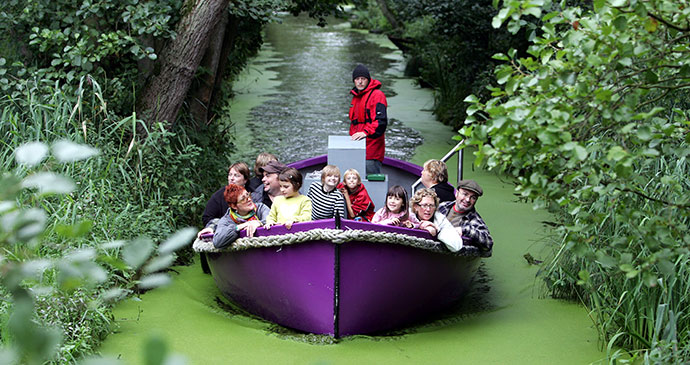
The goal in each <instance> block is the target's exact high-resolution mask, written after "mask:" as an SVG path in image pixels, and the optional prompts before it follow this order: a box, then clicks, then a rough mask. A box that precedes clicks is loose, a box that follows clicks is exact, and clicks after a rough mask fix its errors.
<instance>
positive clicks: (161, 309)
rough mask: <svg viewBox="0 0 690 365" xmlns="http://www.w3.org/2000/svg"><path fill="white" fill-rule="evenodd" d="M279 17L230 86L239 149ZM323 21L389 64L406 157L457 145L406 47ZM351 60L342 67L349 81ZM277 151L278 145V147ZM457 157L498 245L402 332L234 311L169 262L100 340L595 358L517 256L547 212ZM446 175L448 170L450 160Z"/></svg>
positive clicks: (488, 360) (194, 357) (568, 360)
mask: <svg viewBox="0 0 690 365" xmlns="http://www.w3.org/2000/svg"><path fill="white" fill-rule="evenodd" d="M298 21H302V22H304V20H298ZM286 23H289V24H287V25H286V24H283V25H275V26H272V29H269V34H268V35H267V40H268V42H267V43H266V45H265V46H264V48H263V49H262V52H261V53H260V55H259V56H258V57H257V58H256V59H255V60H254V61H253V62H252V63H251V64H250V65H249V67H248V71H247V72H246V73H244V74H243V75H242V77H241V79H240V80H239V81H238V84H237V86H236V90H238V91H239V93H238V95H237V97H236V98H235V100H234V101H233V106H232V111H231V114H232V119H233V122H234V123H235V128H236V132H237V136H238V138H237V141H238V150H241V151H243V152H242V153H238V154H237V155H238V156H240V155H242V154H246V156H252V155H255V148H256V145H255V142H256V140H255V139H254V138H255V137H256V133H255V131H254V130H253V128H255V126H254V123H257V122H259V121H260V119H261V118H262V117H261V113H258V114H257V110H260V109H261V108H262V105H265V103H268V102H271V100H273V99H276V98H278V99H280V98H281V96H280V95H276V90H280V87H281V85H283V82H280V81H278V77H280V76H281V75H282V73H283V72H285V71H284V70H282V71H281V70H280V68H276V65H277V64H280V63H281V62H284V61H285V58H286V57H290V55H288V54H286V53H285V51H284V50H281V48H280V47H281V46H280V45H279V44H275V43H272V39H273V38H271V33H270V32H274V33H275V32H277V33H280V32H281V31H282V29H285V28H281V27H296V25H295V23H290V21H286ZM298 25H299V24H297V26H298ZM305 28H308V27H305ZM327 28H328V29H327V30H326V31H328V32H350V33H354V34H357V38H356V39H357V40H358V41H362V40H363V41H366V42H368V43H369V44H371V45H374V46H375V47H377V49H379V50H381V51H385V52H382V53H381V54H378V55H375V56H376V57H380V58H381V59H382V60H379V61H377V65H382V66H381V67H383V66H386V68H385V74H386V75H387V76H385V77H386V78H387V79H388V80H387V81H388V89H389V90H391V91H394V92H390V93H389V94H390V95H389V98H388V102H389V116H390V117H391V119H395V120H397V122H396V123H399V124H398V125H397V128H400V129H401V130H403V131H405V130H414V133H415V135H419V136H421V137H423V143H421V144H419V142H421V139H420V140H419V141H416V140H415V141H416V142H415V143H414V144H413V146H412V147H410V146H401V147H400V148H399V150H400V151H402V152H400V153H402V154H405V153H408V154H411V155H412V156H408V159H410V160H411V161H412V162H415V163H418V164H421V163H423V162H424V161H425V160H427V159H429V158H438V157H440V156H442V155H444V154H445V153H446V152H447V151H448V149H450V148H451V147H452V146H454V145H455V143H456V141H453V140H452V136H453V135H454V133H453V131H452V130H451V129H450V128H448V127H446V126H443V125H441V124H439V123H438V122H435V121H434V118H433V115H431V113H430V112H429V111H428V109H429V108H430V107H431V105H432V102H433V101H432V100H433V99H432V95H431V92H430V91H429V90H423V89H420V88H418V87H416V86H415V85H414V83H413V82H412V81H411V80H409V79H405V78H404V77H402V67H403V61H402V56H401V54H400V53H399V52H398V51H395V49H394V48H393V47H392V45H391V44H390V43H389V42H388V41H387V40H386V39H385V38H383V37H380V36H376V35H368V34H362V33H361V32H355V31H351V30H348V28H347V24H343V23H341V24H335V25H331V26H329V27H327ZM308 34H309V33H308V32H307V33H306V34H305V35H304V36H305V37H308V36H309V35H308ZM295 51H297V50H295ZM380 70H381V69H380ZM350 71H351V70H349V69H347V70H345V71H343V72H345V73H346V75H345V77H344V78H345V79H346V81H347V79H348V78H349V72H350ZM375 77H376V76H375ZM342 85H343V86H342V87H343V88H347V87H348V86H349V84H347V83H343V84H342ZM278 93H280V91H279V92H278ZM393 94H394V95H393ZM273 102H274V101H273ZM347 102H348V100H346V101H345V106H343V108H346V107H347ZM343 110H344V111H343V113H342V115H340V116H335V117H333V118H330V119H332V120H333V121H336V124H337V121H338V120H343V119H344V120H346V119H345V118H346V115H345V113H346V110H347V109H343ZM342 125H343V127H342V132H343V134H344V133H347V129H346V126H347V124H346V123H345V122H343V123H342ZM309 139H314V140H315V141H314V142H313V143H314V145H313V147H311V148H312V149H313V150H319V149H320V148H324V151H323V152H325V147H324V146H325V144H324V145H321V142H320V141H317V140H316V139H318V138H313V137H310V138H309ZM308 143H312V142H308ZM324 143H325V142H324ZM280 147H281V145H280V144H278V145H277V146H276V150H277V151H279V152H280V151H283V150H282V149H281V148H280ZM407 150H409V151H407ZM406 151H407V152H406ZM285 155H286V154H285V152H283V153H282V154H281V156H283V157H284V156H285ZM251 158H252V157H246V160H249V161H251ZM286 160H287V161H292V160H293V159H286ZM464 162H465V165H466V168H465V170H464V171H465V177H466V178H473V179H475V180H477V181H478V182H479V183H480V184H481V185H482V187H483V188H484V191H485V194H484V196H483V197H482V198H480V199H479V201H478V203H477V209H478V210H479V212H480V213H481V214H482V216H483V217H484V219H485V220H486V222H487V224H488V225H489V228H490V230H491V233H492V235H493V237H494V241H495V246H494V254H493V257H491V258H489V259H485V260H484V263H483V266H482V269H481V276H480V277H479V279H480V280H479V283H478V285H476V288H475V291H474V292H473V293H472V294H471V296H470V297H469V301H468V302H466V303H465V304H464V308H463V309H461V310H459V311H456V312H454V313H451V314H445V315H444V316H443V318H442V319H439V320H436V321H433V322H430V323H426V324H421V325H419V326H417V327H415V328H412V329H409V330H406V331H401V332H399V333H393V334H390V335H387V336H353V337H349V338H345V339H341V340H339V341H337V342H336V341H334V340H332V339H330V338H327V337H324V336H310V335H304V334H296V333H293V332H291V331H289V330H286V329H281V328H279V327H277V326H275V325H271V324H270V323H267V322H264V321H261V320H259V319H255V318H252V317H250V316H246V315H243V314H240V313H239V312H238V311H236V310H234V309H233V308H232V307H231V306H230V305H229V304H228V303H227V302H226V301H225V300H224V299H221V294H220V292H219V291H218V289H217V288H216V286H215V284H214V282H213V279H212V278H211V277H210V276H208V275H204V274H202V272H201V269H200V267H199V265H198V264H195V265H193V266H189V267H179V268H175V270H176V271H177V272H178V273H177V274H173V276H174V282H173V284H172V285H171V286H169V287H166V288H161V289H157V290H154V291H151V292H148V293H146V294H144V295H142V296H141V297H140V298H135V299H130V300H127V301H126V302H124V303H122V304H120V305H118V307H117V308H116V309H115V316H116V319H117V322H118V325H119V329H118V331H117V332H116V333H115V334H113V335H111V336H110V337H109V338H108V339H107V340H106V342H105V343H104V344H103V346H102V348H101V351H102V353H103V354H104V355H108V356H116V357H119V358H121V359H123V360H125V361H126V362H127V363H132V364H135V363H139V362H140V360H141V359H142V356H141V353H142V347H141V346H142V343H143V341H144V340H145V339H146V338H148V337H149V336H151V335H158V336H162V337H163V338H164V339H166V340H167V341H168V345H169V348H170V349H171V351H172V352H174V353H176V354H179V355H180V356H182V357H184V358H186V359H187V360H188V362H189V363H191V364H225V363H242V364H245V363H257V364H258V363H281V364H282V363H299V364H349V363H355V362H357V363H364V364H373V363H396V364H400V363H402V364H412V363H439V364H448V363H454V364H455V363H458V364H587V363H591V362H598V361H600V359H602V358H603V357H604V356H605V354H604V353H602V352H601V351H600V350H599V346H598V342H597V334H596V331H595V330H594V328H593V327H592V323H591V321H590V320H589V318H588V317H587V311H586V310H585V309H584V308H583V307H581V306H579V305H576V304H572V303H566V302H562V301H557V300H553V299H543V298H541V296H540V293H541V291H540V290H539V288H540V284H539V282H538V280H537V279H535V274H536V271H537V267H536V266H530V265H529V264H528V263H527V262H526V260H525V259H524V258H523V255H524V254H525V253H528V252H529V253H531V254H532V255H533V256H535V257H536V258H541V257H543V255H544V247H543V243H542V241H541V239H542V237H543V235H544V234H545V232H544V231H543V230H542V228H541V224H540V221H542V220H546V219H548V216H547V215H546V214H545V213H543V212H539V211H533V210H532V208H531V206H530V205H529V204H525V203H520V202H517V201H516V198H515V196H514V195H513V189H512V186H511V185H510V184H507V183H504V182H502V181H501V179H499V178H498V177H496V176H494V175H493V174H490V173H487V172H484V171H479V170H475V169H473V168H472V167H471V165H470V164H471V156H470V154H469V153H466V154H465V159H464ZM454 164H455V163H454V162H453V163H451V165H454ZM450 175H451V176H455V170H454V169H453V167H452V166H451V171H450ZM453 180H454V178H453Z"/></svg>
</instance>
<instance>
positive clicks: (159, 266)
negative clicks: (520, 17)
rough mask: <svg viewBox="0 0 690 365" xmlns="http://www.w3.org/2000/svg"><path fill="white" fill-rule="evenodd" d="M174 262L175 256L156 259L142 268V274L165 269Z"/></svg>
mask: <svg viewBox="0 0 690 365" xmlns="http://www.w3.org/2000/svg"><path fill="white" fill-rule="evenodd" d="M173 262H175V255H172V254H170V255H165V256H160V257H156V258H155V259H153V260H151V261H150V262H149V263H148V264H147V265H146V266H144V272H145V273H147V274H150V273H154V272H156V271H160V270H163V269H167V268H168V267H170V265H172V264H173Z"/></svg>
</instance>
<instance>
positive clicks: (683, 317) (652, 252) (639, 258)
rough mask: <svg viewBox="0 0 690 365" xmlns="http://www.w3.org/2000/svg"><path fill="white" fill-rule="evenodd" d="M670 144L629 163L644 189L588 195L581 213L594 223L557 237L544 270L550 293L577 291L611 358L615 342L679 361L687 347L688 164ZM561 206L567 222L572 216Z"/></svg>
mask: <svg viewBox="0 0 690 365" xmlns="http://www.w3.org/2000/svg"><path fill="white" fill-rule="evenodd" d="M669 148H671V146H669ZM673 148H674V151H681V153H680V156H678V155H676V156H674V154H672V153H669V155H666V156H660V157H658V158H656V159H654V160H651V161H646V162H642V163H640V164H638V166H636V176H638V177H639V178H640V179H644V180H643V181H646V184H644V188H645V192H651V193H649V194H650V195H651V197H650V196H642V195H639V194H635V193H633V192H621V193H618V194H611V195H608V196H604V197H603V198H601V199H599V200H595V201H589V202H588V203H589V209H588V211H586V212H585V213H584V214H585V215H587V216H590V217H595V220H596V221H598V222H599V223H598V225H596V226H594V227H590V230H589V231H587V232H586V235H587V236H589V239H588V240H586V245H585V246H580V247H579V248H575V247H572V246H570V245H569V243H568V241H567V240H565V239H563V240H562V241H561V242H560V243H559V244H558V245H557V246H555V247H554V252H555V254H554V259H553V260H552V262H551V263H550V264H549V266H548V267H547V270H545V272H544V277H545V279H546V281H547V283H548V285H549V287H550V288H551V289H552V291H553V293H554V294H555V295H556V296H562V297H569V298H572V297H578V298H580V299H581V300H583V302H584V303H585V304H586V305H587V306H588V308H590V310H591V312H590V315H591V317H592V319H593V321H594V323H595V325H596V327H597V329H598V331H599V332H600V334H601V337H602V338H603V339H605V341H606V342H607V347H608V348H609V349H610V351H611V356H612V359H619V358H620V354H621V351H622V350H618V352H615V350H613V349H614V348H616V347H618V346H620V347H623V348H625V349H629V350H630V354H632V356H633V357H636V356H639V357H643V358H644V361H647V362H653V363H683V362H684V361H687V360H688V356H689V355H690V310H688V308H690V270H688V269H689V268H690V253H689V252H688V245H689V243H690V237H688V235H687V232H688V231H690V218H689V214H688V213H687V207H686V206H687V205H686V204H687V202H688V199H687V196H688V195H687V194H688V193H690V181H689V180H688V178H687V177H688V176H690V164H688V161H687V156H685V155H683V154H684V153H683V152H682V151H684V150H686V149H687V148H688V146H687V144H685V143H684V142H681V143H679V145H677V146H673ZM671 181H675V182H677V184H675V183H670V182H671ZM563 213H564V214H559V217H560V219H561V220H562V221H563V222H565V224H566V225H567V224H568V222H569V220H571V219H572V217H573V216H572V215H570V214H567V213H565V212H563ZM573 249H577V250H580V254H577V255H576V254H575V252H573ZM582 252H585V254H582ZM622 265H629V270H630V271H628V273H629V274H627V275H626V273H625V271H624V270H622ZM635 268H637V269H639V270H641V272H643V273H642V274H636V271H634V270H633V269H635ZM582 273H585V274H584V275H583V274H582ZM637 350H640V352H637ZM630 354H629V355H630ZM642 354H644V355H642Z"/></svg>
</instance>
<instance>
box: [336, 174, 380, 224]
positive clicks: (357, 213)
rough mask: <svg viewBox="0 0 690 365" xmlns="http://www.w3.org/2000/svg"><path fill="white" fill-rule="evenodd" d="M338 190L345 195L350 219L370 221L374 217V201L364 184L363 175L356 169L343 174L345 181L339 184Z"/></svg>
mask: <svg viewBox="0 0 690 365" xmlns="http://www.w3.org/2000/svg"><path fill="white" fill-rule="evenodd" d="M338 190H340V192H341V193H343V196H345V205H346V206H347V215H348V217H349V218H350V219H354V220H363V221H365V222H370V221H371V218H373V217H374V202H372V201H371V198H370V197H369V193H368V192H367V189H366V188H365V187H364V185H362V177H361V176H359V172H357V170H355V169H349V170H347V171H345V173H344V174H343V182H341V183H340V184H338Z"/></svg>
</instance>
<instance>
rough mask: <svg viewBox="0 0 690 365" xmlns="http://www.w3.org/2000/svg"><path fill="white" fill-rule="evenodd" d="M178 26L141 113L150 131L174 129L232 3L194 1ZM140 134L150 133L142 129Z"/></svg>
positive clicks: (145, 94) (224, 0) (144, 95)
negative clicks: (162, 126)
mask: <svg viewBox="0 0 690 365" xmlns="http://www.w3.org/2000/svg"><path fill="white" fill-rule="evenodd" d="M193 1H194V5H193V8H192V9H190V11H189V13H187V14H186V15H185V16H184V17H183V18H182V20H181V21H180V24H179V25H178V27H177V37H176V38H175V39H173V40H171V41H170V43H168V46H167V47H166V49H165V50H164V51H163V53H162V55H161V66H160V72H159V73H158V74H157V75H156V76H154V77H153V78H152V79H151V80H150V81H149V83H148V85H147V86H146V87H145V88H144V90H143V92H142V96H141V98H140V99H139V101H138V103H137V111H138V113H139V115H140V117H141V118H142V119H143V120H144V121H145V124H146V127H147V128H148V130H150V129H151V127H152V126H154V124H155V123H156V122H163V123H165V125H166V127H168V128H169V127H170V126H172V125H173V123H174V122H175V119H176V118H177V114H178V112H179V111H180V107H181V106H182V103H183V102H184V100H185V97H186V95H187V92H188V91H189V88H190V86H191V84H192V80H193V78H194V74H195V73H196V70H197V69H198V67H199V64H200V63H201V59H202V58H203V56H204V53H205V51H206V48H207V46H208V44H209V41H210V38H211V33H212V31H213V30H214V28H215V27H216V25H217V24H218V22H219V21H220V20H221V18H222V15H223V14H224V13H225V11H226V10H227V7H228V3H229V0H193ZM139 132H140V133H144V134H145V133H146V130H144V129H143V128H140V130H139Z"/></svg>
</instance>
